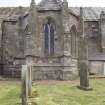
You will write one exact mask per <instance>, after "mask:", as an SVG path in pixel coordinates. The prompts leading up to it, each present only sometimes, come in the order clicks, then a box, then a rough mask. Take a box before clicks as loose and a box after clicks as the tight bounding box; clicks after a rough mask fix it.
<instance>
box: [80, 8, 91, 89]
mask: <svg viewBox="0 0 105 105" xmlns="http://www.w3.org/2000/svg"><path fill="white" fill-rule="evenodd" d="M79 27H80V35H79V43H78V44H79V50H78V51H79V52H78V58H79V61H78V67H79V71H80V86H79V88H81V89H84V90H90V89H91V88H90V87H89V78H88V71H89V70H88V69H89V68H88V43H87V39H86V37H85V36H84V20H83V9H82V8H80V25H79Z"/></svg>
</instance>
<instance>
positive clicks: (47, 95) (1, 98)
mask: <svg viewBox="0 0 105 105" xmlns="http://www.w3.org/2000/svg"><path fill="white" fill-rule="evenodd" d="M78 84H79V82H78V81H72V82H37V83H34V85H33V92H34V91H37V94H38V96H36V97H33V98H31V99H30V100H31V101H32V102H36V103H37V105H105V79H91V80H90V85H91V87H92V88H93V91H83V90H79V89H78V88H77V85H78ZM20 89H21V88H20V83H17V82H16V83H15V82H0V105H18V104H17V103H20V102H21V99H20Z"/></svg>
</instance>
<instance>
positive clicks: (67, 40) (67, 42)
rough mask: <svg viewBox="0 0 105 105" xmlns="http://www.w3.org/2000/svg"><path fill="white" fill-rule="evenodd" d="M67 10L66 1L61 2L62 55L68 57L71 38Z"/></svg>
mask: <svg viewBox="0 0 105 105" xmlns="http://www.w3.org/2000/svg"><path fill="white" fill-rule="evenodd" d="M68 10H69V8H68V2H67V0H63V2H62V34H63V38H64V41H63V44H64V55H65V56H67V57H68V56H69V57H70V55H71V53H70V52H71V51H70V49H71V48H68V47H71V46H70V42H71V40H70V39H71V36H70V29H69V22H68V21H69V11H68Z"/></svg>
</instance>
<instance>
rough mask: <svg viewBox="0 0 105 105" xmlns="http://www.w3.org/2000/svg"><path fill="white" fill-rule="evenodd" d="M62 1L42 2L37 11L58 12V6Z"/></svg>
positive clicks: (47, 0) (49, 0)
mask: <svg viewBox="0 0 105 105" xmlns="http://www.w3.org/2000/svg"><path fill="white" fill-rule="evenodd" d="M61 3H62V1H61V0H42V1H41V2H40V3H39V5H38V9H39V10H59V9H60V5H61Z"/></svg>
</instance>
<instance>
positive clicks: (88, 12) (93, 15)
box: [69, 7, 105, 21]
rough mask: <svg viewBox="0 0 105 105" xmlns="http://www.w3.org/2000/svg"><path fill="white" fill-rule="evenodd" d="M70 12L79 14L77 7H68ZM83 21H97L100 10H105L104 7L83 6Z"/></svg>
mask: <svg viewBox="0 0 105 105" xmlns="http://www.w3.org/2000/svg"><path fill="white" fill-rule="evenodd" d="M69 10H70V12H71V13H73V14H75V15H76V16H79V15H80V8H79V7H70V8H69ZM83 11H84V14H83V15H84V21H98V20H99V19H100V14H101V11H105V7H84V8H83Z"/></svg>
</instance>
